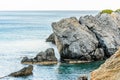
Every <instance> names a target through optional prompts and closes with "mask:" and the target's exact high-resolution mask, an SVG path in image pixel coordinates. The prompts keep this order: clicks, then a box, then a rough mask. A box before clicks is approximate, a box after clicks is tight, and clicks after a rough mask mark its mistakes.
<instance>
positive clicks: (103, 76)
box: [91, 48, 120, 80]
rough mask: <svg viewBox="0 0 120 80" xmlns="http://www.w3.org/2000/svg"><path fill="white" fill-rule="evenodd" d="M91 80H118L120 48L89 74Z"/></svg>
mask: <svg viewBox="0 0 120 80" xmlns="http://www.w3.org/2000/svg"><path fill="white" fill-rule="evenodd" d="M91 80H120V48H119V50H118V51H117V52H116V53H115V54H114V55H112V56H111V57H110V58H109V59H107V60H106V61H105V63H104V64H102V65H101V66H100V67H99V68H98V69H96V70H94V71H93V72H91Z"/></svg>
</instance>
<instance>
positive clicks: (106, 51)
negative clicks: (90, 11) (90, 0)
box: [52, 13, 120, 61]
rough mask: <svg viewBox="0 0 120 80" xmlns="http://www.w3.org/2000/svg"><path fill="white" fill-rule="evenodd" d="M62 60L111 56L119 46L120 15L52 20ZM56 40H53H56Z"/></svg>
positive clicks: (90, 59)
mask: <svg viewBox="0 0 120 80" xmlns="http://www.w3.org/2000/svg"><path fill="white" fill-rule="evenodd" d="M52 28H53V32H54V33H53V34H54V38H52V41H54V42H55V44H56V46H57V48H58V51H59V53H60V56H61V60H62V61H64V60H65V59H71V60H85V61H96V60H103V59H106V58H108V57H110V56H111V55H112V54H113V53H114V52H115V51H116V50H117V49H118V47H119V46H120V14H119V13H112V14H98V15H96V16H95V17H94V16H88V15H87V16H84V17H80V19H79V21H78V20H77V19H76V18H75V17H71V18H66V19H62V20H60V21H59V22H54V23H52ZM53 39H54V40H53Z"/></svg>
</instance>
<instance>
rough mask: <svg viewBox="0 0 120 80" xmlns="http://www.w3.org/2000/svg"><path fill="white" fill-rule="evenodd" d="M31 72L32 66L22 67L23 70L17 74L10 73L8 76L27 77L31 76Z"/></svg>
mask: <svg viewBox="0 0 120 80" xmlns="http://www.w3.org/2000/svg"><path fill="white" fill-rule="evenodd" d="M32 71H33V66H32V65H29V66H28V67H24V68H23V69H21V70H19V71H17V72H14V73H11V74H10V75H8V76H13V77H21V76H28V75H31V74H32Z"/></svg>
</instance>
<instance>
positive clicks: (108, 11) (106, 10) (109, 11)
mask: <svg viewBox="0 0 120 80" xmlns="http://www.w3.org/2000/svg"><path fill="white" fill-rule="evenodd" d="M112 12H113V10H111V9H105V10H102V11H101V12H100V14H103V13H107V14H111V13H112Z"/></svg>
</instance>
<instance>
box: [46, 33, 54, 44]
mask: <svg viewBox="0 0 120 80" xmlns="http://www.w3.org/2000/svg"><path fill="white" fill-rule="evenodd" d="M46 42H52V43H53V44H55V36H54V33H52V34H51V35H50V36H49V37H48V38H47V39H46Z"/></svg>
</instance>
